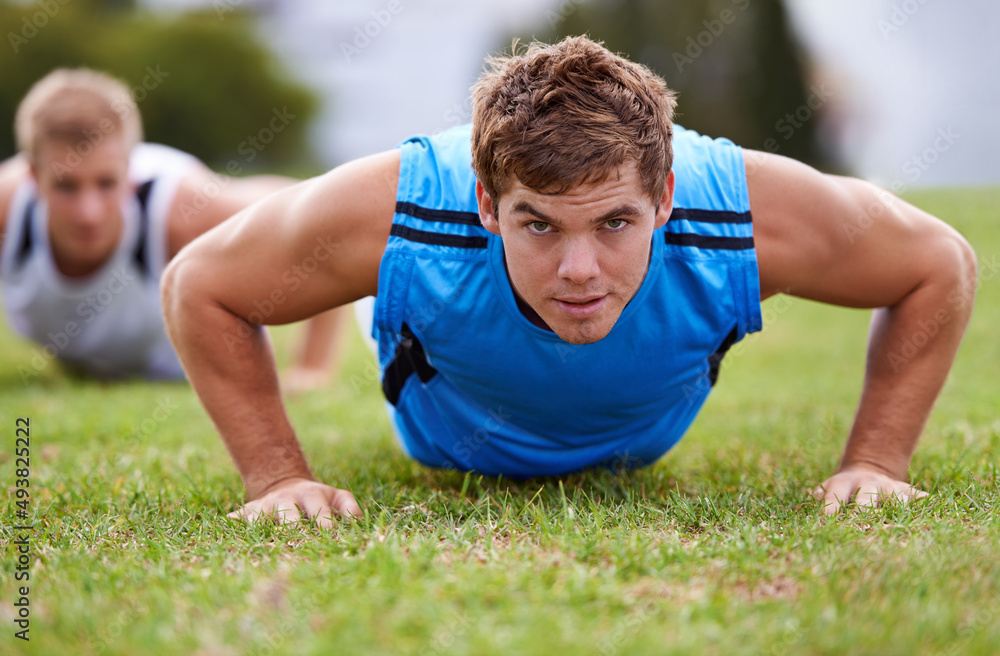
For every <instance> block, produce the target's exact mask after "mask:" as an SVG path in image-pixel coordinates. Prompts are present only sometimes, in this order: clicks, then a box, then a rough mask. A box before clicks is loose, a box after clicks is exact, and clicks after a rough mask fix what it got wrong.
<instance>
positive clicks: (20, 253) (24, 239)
mask: <svg viewBox="0 0 1000 656" xmlns="http://www.w3.org/2000/svg"><path fill="white" fill-rule="evenodd" d="M35 204H36V202H35V199H34V198H32V199H31V200H29V201H28V205H27V207H25V208H24V217H23V218H22V220H21V223H22V225H21V243H20V244H18V245H17V250H16V251H15V254H14V262H16V263H17V266H18V267H22V266H24V264H25V262H27V261H28V257H30V256H31V248H32V245H33V244H32V241H31V240H32V237H31V215H32V214H34V213H35Z"/></svg>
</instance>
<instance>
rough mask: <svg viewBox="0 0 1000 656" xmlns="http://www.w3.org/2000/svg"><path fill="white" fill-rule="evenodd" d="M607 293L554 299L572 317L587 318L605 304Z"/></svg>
mask: <svg viewBox="0 0 1000 656" xmlns="http://www.w3.org/2000/svg"><path fill="white" fill-rule="evenodd" d="M606 299H607V294H601V295H590V296H563V297H560V298H555V299H553V300H554V301H555V302H556V305H557V306H559V309H560V310H562V312H563V313H564V314H566V315H568V316H569V317H570V318H572V319H587V318H589V317H592V316H594V315H595V314H597V312H598V311H600V309H601V308H602V307H603V306H604V302H605V300H606Z"/></svg>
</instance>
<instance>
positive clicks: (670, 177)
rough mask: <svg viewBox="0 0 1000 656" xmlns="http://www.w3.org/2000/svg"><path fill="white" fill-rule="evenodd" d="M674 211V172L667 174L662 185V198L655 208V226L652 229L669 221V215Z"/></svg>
mask: <svg viewBox="0 0 1000 656" xmlns="http://www.w3.org/2000/svg"><path fill="white" fill-rule="evenodd" d="M673 209H674V172H673V171H670V173H668V174H667V179H666V181H665V182H664V184H663V196H662V197H661V198H660V203H659V205H658V206H657V208H656V226H655V227H654V228H653V229H654V230H655V229H656V228H660V227H662V226H663V224H664V223H666V222H667V221H669V220H670V213H671V212H672V211H673Z"/></svg>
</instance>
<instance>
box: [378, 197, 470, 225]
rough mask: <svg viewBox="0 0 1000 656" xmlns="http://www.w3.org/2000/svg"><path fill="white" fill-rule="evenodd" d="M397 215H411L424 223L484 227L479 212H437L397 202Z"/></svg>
mask: <svg viewBox="0 0 1000 656" xmlns="http://www.w3.org/2000/svg"><path fill="white" fill-rule="evenodd" d="M396 213H397V214H409V215H410V216H412V217H414V218H416V219H423V220H424V221H440V222H441V223H461V224H462V225H474V226H478V225H482V224H481V223H480V222H479V214H478V213H477V212H459V211H458V210H437V209H431V208H428V207H421V206H419V205H414V204H413V203H404V202H402V201H397V202H396Z"/></svg>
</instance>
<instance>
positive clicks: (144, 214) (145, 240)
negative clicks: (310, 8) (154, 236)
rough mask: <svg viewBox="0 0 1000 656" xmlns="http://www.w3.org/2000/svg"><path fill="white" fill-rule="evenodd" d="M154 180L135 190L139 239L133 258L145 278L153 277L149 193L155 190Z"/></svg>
mask: <svg viewBox="0 0 1000 656" xmlns="http://www.w3.org/2000/svg"><path fill="white" fill-rule="evenodd" d="M153 182H154V180H147V181H146V182H143V183H142V184H141V185H139V187H138V188H137V189H136V190H135V197H136V200H138V201H139V240H138V241H137V242H136V244H135V250H134V251H133V252H132V259H133V260H135V266H136V267H137V268H138V269H139V274H140V275H141V276H142V277H143V278H152V277H153V264H152V261H151V254H150V252H149V195H150V193H152V191H153Z"/></svg>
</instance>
